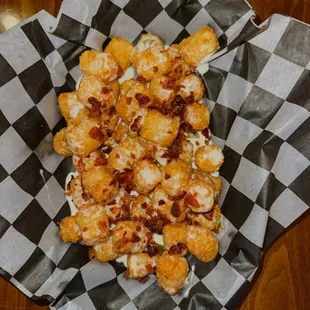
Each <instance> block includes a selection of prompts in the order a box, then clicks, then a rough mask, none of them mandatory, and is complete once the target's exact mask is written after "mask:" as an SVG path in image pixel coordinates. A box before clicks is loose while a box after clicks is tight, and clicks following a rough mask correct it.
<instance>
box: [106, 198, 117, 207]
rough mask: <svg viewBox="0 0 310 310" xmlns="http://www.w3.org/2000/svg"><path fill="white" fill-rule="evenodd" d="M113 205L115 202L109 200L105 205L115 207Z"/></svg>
mask: <svg viewBox="0 0 310 310" xmlns="http://www.w3.org/2000/svg"><path fill="white" fill-rule="evenodd" d="M115 204H116V200H115V199H113V200H111V201H109V202H108V203H107V206H113V205H115Z"/></svg>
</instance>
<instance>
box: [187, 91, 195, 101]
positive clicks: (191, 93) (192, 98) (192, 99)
mask: <svg viewBox="0 0 310 310" xmlns="http://www.w3.org/2000/svg"><path fill="white" fill-rule="evenodd" d="M185 100H186V102H187V103H193V102H194V101H195V96H194V92H192V91H191V92H190V95H189V96H187V97H186V98H185Z"/></svg>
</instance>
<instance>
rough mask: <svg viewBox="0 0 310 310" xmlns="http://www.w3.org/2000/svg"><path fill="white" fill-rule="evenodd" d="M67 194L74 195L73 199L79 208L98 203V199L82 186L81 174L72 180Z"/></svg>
mask: <svg viewBox="0 0 310 310" xmlns="http://www.w3.org/2000/svg"><path fill="white" fill-rule="evenodd" d="M66 194H67V195H68V196H71V197H72V201H73V203H74V205H75V206H76V207H77V209H79V208H81V207H83V206H90V205H92V204H94V203H96V201H95V200H94V199H93V198H92V197H91V196H90V195H89V194H88V193H86V192H85V191H84V189H83V186H82V177H81V176H80V175H78V176H76V177H75V178H73V179H72V180H71V181H70V183H69V184H68V187H67V191H66Z"/></svg>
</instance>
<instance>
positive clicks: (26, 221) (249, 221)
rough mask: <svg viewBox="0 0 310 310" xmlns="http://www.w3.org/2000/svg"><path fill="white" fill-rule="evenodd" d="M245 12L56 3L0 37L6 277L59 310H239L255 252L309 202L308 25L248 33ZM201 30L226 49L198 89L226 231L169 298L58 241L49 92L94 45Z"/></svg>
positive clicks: (0, 268)
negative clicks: (220, 154) (218, 153)
mask: <svg viewBox="0 0 310 310" xmlns="http://www.w3.org/2000/svg"><path fill="white" fill-rule="evenodd" d="M254 14H255V13H254V12H253V10H252V9H251V8H250V7H249V6H248V4H247V3H246V2H244V1H241V0H234V1H233V0H211V1H210V0H190V1H185V0H173V1H171V0H144V1H139V0H113V1H112V0H102V1H100V0H92V1H83V0H75V1H68V0H65V1H64V2H63V4H62V8H61V12H60V14H59V16H58V18H57V19H55V18H54V17H52V16H51V15H49V14H47V13H46V12H44V11H42V12H40V13H38V14H36V15H34V16H33V17H31V18H30V19H28V20H26V21H25V22H23V23H22V24H20V25H18V26H16V27H14V28H13V29H11V30H9V31H7V32H6V33H4V34H2V35H1V36H0V71H1V74H0V107H1V111H0V182H1V184H0V201H1V202H0V273H1V274H2V275H3V276H4V277H5V278H7V279H8V280H9V281H11V282H12V283H13V284H14V285H15V286H17V287H18V288H19V289H20V290H21V291H22V292H24V293H25V294H26V295H27V296H29V297H31V298H32V299H33V300H35V301H37V302H40V303H42V302H46V303H48V304H50V305H51V308H52V309H57V310H58V309H60V310H67V309H82V310H85V309H87V310H95V309H97V310H99V309H113V310H116V309H126V310H129V309H130V310H131V309H197V308H201V309H215V310H216V309H234V308H235V307H236V305H237V304H238V303H239V302H240V299H241V297H243V295H244V294H245V293H246V292H247V289H248V287H249V284H250V281H251V280H252V278H253V276H254V274H255V271H256V269H257V266H258V264H259V261H260V257H261V254H262V252H263V251H264V250H265V249H266V248H267V247H268V246H269V245H270V244H271V243H272V241H273V240H274V239H275V238H276V237H277V236H278V235H279V234H280V233H282V232H283V231H284V230H285V229H286V228H287V227H288V226H289V225H290V224H291V223H292V222H293V221H295V220H296V219H297V218H298V217H299V216H300V215H301V214H303V213H304V212H305V211H306V210H308V209H309V205H310V195H309V191H307V189H309V185H308V184H309V183H310V165H309V163H310V117H309V116H310V91H309V89H310V39H309V38H310V27H309V25H306V24H303V23H301V22H299V21H296V20H294V19H291V18H289V17H286V16H281V15H273V16H272V17H271V18H270V19H269V20H268V22H267V23H265V24H264V26H262V27H257V26H255V25H254V23H253V22H252V16H253V15H254ZM206 24H207V25H210V26H211V27H213V28H214V29H215V31H216V33H217V35H218V36H219V40H220V46H221V49H220V50H219V52H218V53H217V54H215V55H214V56H213V60H212V61H211V62H210V69H209V71H208V72H206V73H205V74H203V79H204V81H205V84H206V88H207V90H208V94H207V98H208V99H207V105H208V106H209V108H210V110H211V111H212V113H211V130H212V132H213V135H214V136H213V139H214V142H215V143H217V144H219V145H220V146H221V147H223V149H224V154H225V158H226V159H225V163H224V165H223V167H222V168H221V175H222V181H223V193H222V196H221V202H220V203H221V207H222V212H223V215H224V220H223V225H224V230H223V231H222V233H221V234H220V235H219V236H218V237H219V242H220V247H219V254H218V256H217V257H216V259H215V260H214V261H213V262H211V263H208V264H204V263H201V262H200V261H199V260H197V259H196V258H195V257H192V256H189V258H188V260H189V264H190V267H191V271H190V275H189V279H190V284H189V285H187V286H186V287H185V289H184V290H183V291H182V292H181V293H180V294H178V295H176V296H173V297H169V296H167V295H165V294H164V293H163V292H162V291H161V289H160V288H159V287H158V285H157V283H156V279H155V277H154V276H152V277H151V279H150V280H149V281H148V282H147V283H145V284H140V283H138V282H137V281H134V280H125V279H124V277H123V273H124V271H125V268H124V267H123V266H122V265H120V264H118V263H115V262H111V263H104V264H102V263H99V262H97V261H94V260H92V261H89V259H88V258H87V249H86V247H84V246H82V245H79V244H65V243H63V242H62V241H61V240H60V237H59V232H58V227H57V223H58V222H59V220H60V219H61V218H63V217H64V216H67V215H69V213H70V210H69V207H68V204H67V203H66V199H65V196H64V183H65V177H66V175H67V173H68V172H69V171H71V170H72V164H71V159H70V158H69V159H63V158H62V157H60V156H58V155H57V154H56V153H55V152H54V151H53V147H52V137H53V134H55V133H56V132H57V131H58V130H59V129H61V128H62V127H64V126H65V122H64V120H63V119H62V117H61V114H60V111H59V109H58V105H57V95H59V94H60V93H61V92H64V91H70V90H74V89H75V84H76V81H77V80H78V79H79V77H80V76H81V72H80V70H79V68H78V66H77V65H78V56H79V55H80V54H81V53H82V52H83V51H85V50H86V49H88V48H95V49H103V48H104V46H105V45H106V44H107V43H108V42H109V40H110V39H111V38H112V37H114V36H122V37H124V38H126V39H128V40H129V41H131V42H136V41H137V39H138V37H139V36H140V34H141V33H143V32H152V33H154V34H157V35H159V36H160V37H161V38H162V39H163V40H164V41H165V43H166V44H171V43H176V42H180V41H181V40H182V39H183V38H185V37H187V36H188V35H190V34H192V33H193V32H195V31H196V30H198V29H199V28H200V27H202V26H204V25H206ZM51 33H53V34H51ZM228 51H229V52H228ZM219 55H221V56H220V57H218V56H219ZM194 266H195V267H194ZM188 290H189V296H188V297H185V296H184V294H185V292H186V291H188Z"/></svg>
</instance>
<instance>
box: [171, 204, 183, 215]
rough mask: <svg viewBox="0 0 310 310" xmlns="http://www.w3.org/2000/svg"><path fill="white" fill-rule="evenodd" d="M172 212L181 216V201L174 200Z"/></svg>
mask: <svg viewBox="0 0 310 310" xmlns="http://www.w3.org/2000/svg"><path fill="white" fill-rule="evenodd" d="M171 214H172V215H173V216H174V217H179V216H180V215H181V208H180V203H179V202H178V201H174V202H173V204H172V206H171Z"/></svg>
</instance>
